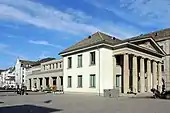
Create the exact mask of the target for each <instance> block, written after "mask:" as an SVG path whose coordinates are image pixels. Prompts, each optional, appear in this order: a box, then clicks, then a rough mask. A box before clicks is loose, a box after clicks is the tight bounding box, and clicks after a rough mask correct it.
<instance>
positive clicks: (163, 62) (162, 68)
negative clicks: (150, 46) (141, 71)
mask: <svg viewBox="0 0 170 113" xmlns="http://www.w3.org/2000/svg"><path fill="white" fill-rule="evenodd" d="M162 62H163V63H162V71H163V72H164V61H162Z"/></svg>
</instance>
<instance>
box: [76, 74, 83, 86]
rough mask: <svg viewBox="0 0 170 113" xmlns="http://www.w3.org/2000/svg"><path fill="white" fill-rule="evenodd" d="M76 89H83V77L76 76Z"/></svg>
mask: <svg viewBox="0 0 170 113" xmlns="http://www.w3.org/2000/svg"><path fill="white" fill-rule="evenodd" d="M79 77H80V78H81V79H80V78H79ZM77 88H83V76H82V75H78V76H77Z"/></svg>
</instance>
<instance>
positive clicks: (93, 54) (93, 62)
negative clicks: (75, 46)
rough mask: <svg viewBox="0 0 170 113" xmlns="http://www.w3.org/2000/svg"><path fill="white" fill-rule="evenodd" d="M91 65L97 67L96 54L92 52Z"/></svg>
mask: <svg viewBox="0 0 170 113" xmlns="http://www.w3.org/2000/svg"><path fill="white" fill-rule="evenodd" d="M90 65H95V52H90Z"/></svg>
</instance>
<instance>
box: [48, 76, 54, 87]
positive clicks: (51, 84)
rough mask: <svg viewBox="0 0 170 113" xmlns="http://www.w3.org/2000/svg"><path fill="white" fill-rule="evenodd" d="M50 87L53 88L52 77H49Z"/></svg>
mask: <svg viewBox="0 0 170 113" xmlns="http://www.w3.org/2000/svg"><path fill="white" fill-rule="evenodd" d="M49 85H50V87H53V78H52V77H49Z"/></svg>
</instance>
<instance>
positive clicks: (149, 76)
mask: <svg viewBox="0 0 170 113" xmlns="http://www.w3.org/2000/svg"><path fill="white" fill-rule="evenodd" d="M156 54H157V55H156ZM161 63H162V59H161V55H160V54H158V53H155V52H152V51H150V52H147V50H142V49H141V50H140V49H138V48H136V49H134V48H133V49H132V48H131V47H130V46H129V47H127V46H126V47H125V46H124V47H120V48H118V49H115V50H113V65H114V66H113V71H116V70H117V69H116V67H117V66H120V67H121V71H122V73H121V77H120V81H122V82H121V84H120V85H119V87H118V88H119V89H120V92H121V93H127V92H134V93H144V92H150V90H151V88H156V89H157V88H158V89H159V90H160V91H161V89H162V69H161V68H162V67H161ZM113 76H114V77H113V79H114V80H113V81H114V83H113V85H114V86H116V84H117V82H118V81H117V80H116V78H115V77H116V76H117V75H116V73H113Z"/></svg>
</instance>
